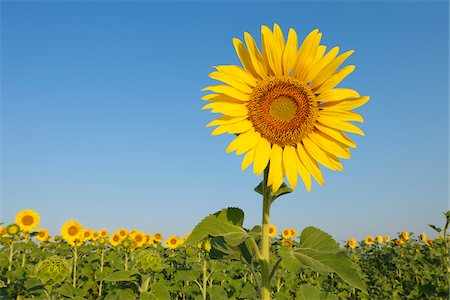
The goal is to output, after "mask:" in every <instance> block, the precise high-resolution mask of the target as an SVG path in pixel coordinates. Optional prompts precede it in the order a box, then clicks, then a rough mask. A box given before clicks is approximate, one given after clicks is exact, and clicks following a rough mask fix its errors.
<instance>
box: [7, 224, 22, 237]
mask: <svg viewBox="0 0 450 300" xmlns="http://www.w3.org/2000/svg"><path fill="white" fill-rule="evenodd" d="M6 232H7V233H8V235H10V236H16V235H18V234H19V232H20V227H19V225H17V224H14V223H13V224H9V225H8V226H6Z"/></svg>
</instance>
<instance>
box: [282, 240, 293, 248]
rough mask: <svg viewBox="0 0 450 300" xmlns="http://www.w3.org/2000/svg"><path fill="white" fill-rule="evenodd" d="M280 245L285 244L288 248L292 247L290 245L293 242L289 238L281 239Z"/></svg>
mask: <svg viewBox="0 0 450 300" xmlns="http://www.w3.org/2000/svg"><path fill="white" fill-rule="evenodd" d="M281 245H283V246H287V247H289V248H292V246H294V242H293V241H291V240H289V239H283V240H282V241H281Z"/></svg>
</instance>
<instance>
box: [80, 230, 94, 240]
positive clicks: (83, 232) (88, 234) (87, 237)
mask: <svg viewBox="0 0 450 300" xmlns="http://www.w3.org/2000/svg"><path fill="white" fill-rule="evenodd" d="M81 235H82V236H83V241H90V240H92V230H91V229H89V228H85V229H82V230H81Z"/></svg>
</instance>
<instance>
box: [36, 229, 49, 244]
mask: <svg viewBox="0 0 450 300" xmlns="http://www.w3.org/2000/svg"><path fill="white" fill-rule="evenodd" d="M49 237H50V236H49V234H48V230H47V229H44V228H39V229H38V230H37V235H36V239H37V240H38V241H40V242H46V241H47V240H48V239H49Z"/></svg>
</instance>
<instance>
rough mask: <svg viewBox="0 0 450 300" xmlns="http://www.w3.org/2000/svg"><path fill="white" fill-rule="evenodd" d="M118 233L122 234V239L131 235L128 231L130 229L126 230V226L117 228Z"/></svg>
mask: <svg viewBox="0 0 450 300" xmlns="http://www.w3.org/2000/svg"><path fill="white" fill-rule="evenodd" d="M117 233H118V234H119V235H120V238H121V239H124V238H126V237H127V236H129V235H130V233H129V232H128V230H126V229H125V228H123V227H122V228H119V229H118V230H117Z"/></svg>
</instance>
